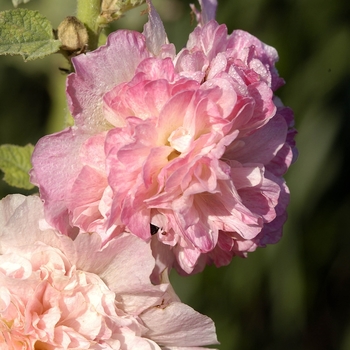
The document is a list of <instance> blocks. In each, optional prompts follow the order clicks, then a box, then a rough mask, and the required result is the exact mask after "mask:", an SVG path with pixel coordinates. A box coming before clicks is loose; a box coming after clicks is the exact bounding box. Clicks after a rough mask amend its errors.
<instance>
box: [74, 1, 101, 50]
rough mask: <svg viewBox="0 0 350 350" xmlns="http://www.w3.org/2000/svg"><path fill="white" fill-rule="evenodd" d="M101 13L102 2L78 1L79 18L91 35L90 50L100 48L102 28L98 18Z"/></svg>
mask: <svg viewBox="0 0 350 350" xmlns="http://www.w3.org/2000/svg"><path fill="white" fill-rule="evenodd" d="M100 12H101V0H77V18H78V19H79V20H80V21H81V22H83V23H84V25H85V26H86V28H87V30H88V33H89V50H90V51H92V50H95V49H96V48H97V46H98V38H99V35H100V28H99V25H98V23H97V18H98V16H99V15H100Z"/></svg>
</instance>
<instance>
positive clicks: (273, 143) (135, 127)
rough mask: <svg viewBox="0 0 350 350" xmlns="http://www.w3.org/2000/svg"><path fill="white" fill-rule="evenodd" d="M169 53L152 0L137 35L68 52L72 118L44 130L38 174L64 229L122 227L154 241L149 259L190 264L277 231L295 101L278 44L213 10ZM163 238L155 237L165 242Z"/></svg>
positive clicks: (48, 208) (291, 152) (111, 230)
mask: <svg viewBox="0 0 350 350" xmlns="http://www.w3.org/2000/svg"><path fill="white" fill-rule="evenodd" d="M202 5H203V12H202V13H197V18H198V19H199V20H200V21H201V24H200V25H198V26H197V27H196V28H195V30H194V31H193V33H191V34H190V37H189V40H188V43H187V46H186V47H185V48H184V49H183V50H181V51H180V52H179V53H178V54H177V55H176V53H175V50H174V47H173V45H171V44H169V43H168V40H167V37H166V34H165V31H164V28H163V25H162V22H161V20H160V18H159V16H158V15H157V13H156V12H155V10H154V8H153V7H152V5H151V4H150V2H149V7H150V13H149V22H148V23H147V24H146V26H145V29H144V32H143V34H140V33H137V32H134V31H125V30H121V31H117V32H115V33H112V34H111V35H110V36H109V38H108V41H107V44H106V46H103V47H100V48H99V49H98V50H96V51H94V52H91V53H88V54H86V55H81V56H78V57H76V58H75V59H74V61H73V63H74V67H75V71H76V72H75V73H73V74H71V75H70V76H69V77H68V83H67V96H68V102H69V106H70V110H71V113H72V115H73V116H74V118H75V126H73V127H72V128H69V129H66V130H64V131H62V132H60V133H56V134H53V135H49V136H47V137H44V138H43V139H41V140H40V141H39V142H38V144H37V146H36V148H35V150H34V154H33V159H32V161H33V170H32V182H33V183H34V184H37V185H38V186H39V188H40V194H41V197H42V199H43V200H44V202H45V212H46V216H47V220H48V221H49V222H50V224H51V225H53V226H55V227H57V228H59V229H60V230H61V231H62V232H64V233H66V234H73V233H72V232H73V230H77V229H78V230H79V231H80V232H92V231H93V232H98V233H99V234H100V236H101V237H102V241H103V243H105V242H108V240H109V239H111V238H112V237H115V236H117V235H118V234H119V233H121V232H123V231H125V230H127V231H130V232H132V233H133V234H135V235H137V236H139V237H141V238H143V239H144V240H150V238H151V232H150V224H151V229H152V230H153V232H152V233H155V237H154V239H152V247H153V253H154V256H155V257H156V259H157V266H158V268H159V269H162V268H164V267H166V266H175V267H176V268H177V269H178V270H179V271H180V272H185V273H194V272H197V271H200V270H201V269H203V267H204V266H205V265H206V264H207V263H213V262H214V263H215V264H216V265H217V266H221V265H226V264H228V263H229V262H230V260H231V259H232V257H233V256H234V255H240V256H245V255H246V253H247V252H250V251H253V250H255V249H256V248H257V247H259V246H265V245H266V244H269V243H275V242H277V241H278V240H279V239H280V237H281V232H282V226H283V223H284V221H285V220H286V206H287V204H288V198H289V191H288V188H287V186H286V185H285V182H284V180H283V178H282V175H283V174H284V173H285V172H286V170H287V169H288V167H289V166H290V164H291V163H292V161H293V159H294V158H295V153H296V151H295V145H294V134H295V131H294V129H293V115H292V112H291V111H290V110H289V109H288V108H286V107H284V106H283V105H282V104H281V102H280V101H279V100H278V99H277V98H276V97H275V96H274V91H275V90H276V89H277V88H278V87H279V86H281V85H282V84H283V80H282V79H281V78H280V77H279V76H278V74H277V71H276V69H275V62H276V61H277V59H278V56H277V52H276V50H275V49H274V48H272V47H270V46H268V45H266V44H263V43H262V42H261V41H259V40H258V39H257V38H255V37H253V36H252V35H250V34H248V33H246V32H243V31H240V30H237V31H234V32H233V33H232V34H230V35H228V34H227V28H226V26H225V25H219V24H218V23H217V22H216V21H215V20H214V19H213V18H212V17H213V16H214V13H215V6H214V5H215V3H214V2H213V0H211V1H209V0H205V1H204V0H203V4H202ZM160 243H161V244H160Z"/></svg>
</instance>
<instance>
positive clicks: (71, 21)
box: [57, 16, 89, 51]
mask: <svg viewBox="0 0 350 350" xmlns="http://www.w3.org/2000/svg"><path fill="white" fill-rule="evenodd" d="M57 36H58V40H60V41H61V43H62V46H61V48H62V49H63V50H66V51H78V50H79V51H80V50H82V49H84V47H85V46H86V45H87V43H88V40H89V36H88V32H87V30H86V28H85V26H84V24H83V23H82V22H80V21H79V20H78V18H76V17H74V16H68V17H66V18H65V19H64V20H63V21H62V22H61V23H60V25H59V26H58V28H57Z"/></svg>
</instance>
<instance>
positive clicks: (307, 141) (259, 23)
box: [0, 0, 350, 350]
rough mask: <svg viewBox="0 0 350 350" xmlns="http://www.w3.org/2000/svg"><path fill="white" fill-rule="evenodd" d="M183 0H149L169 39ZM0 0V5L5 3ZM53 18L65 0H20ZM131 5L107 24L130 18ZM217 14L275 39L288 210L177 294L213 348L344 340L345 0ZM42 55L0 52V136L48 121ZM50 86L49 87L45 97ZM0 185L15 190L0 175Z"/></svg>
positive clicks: (55, 76) (187, 25)
mask: <svg viewBox="0 0 350 350" xmlns="http://www.w3.org/2000/svg"><path fill="white" fill-rule="evenodd" d="M188 3H189V2H188V1H180V0H158V1H156V2H155V4H156V7H157V9H158V11H159V12H160V14H161V16H162V18H163V19H164V21H165V25H166V29H167V32H168V35H169V39H170V41H173V42H175V43H176V44H177V46H178V48H181V47H182V46H183V45H184V44H185V42H186V40H187V37H188V34H189V32H190V31H191V30H192V29H193V25H192V26H191V19H190V16H189V10H188ZM11 6H12V5H11V1H10V0H0V10H5V9H10V8H11ZM23 7H26V8H35V9H39V10H40V11H41V12H42V13H44V14H45V15H46V16H47V17H48V18H49V19H50V20H51V21H52V23H53V25H54V26H55V27H57V25H58V24H59V22H60V20H61V19H63V17H64V16H65V15H72V14H74V1H73V0H59V1H49V2H48V1H43V0H42V1H40V0H32V1H31V2H30V3H29V4H27V5H25V6H23ZM139 13H140V9H137V10H136V11H133V12H132V13H130V14H127V15H126V17H125V18H124V19H123V20H122V21H120V22H119V23H117V24H116V25H115V26H114V27H115V28H117V27H118V26H119V27H123V28H125V27H128V28H131V29H137V30H141V29H142V21H145V20H146V16H143V17H140V15H139ZM217 20H218V22H220V23H226V24H227V26H228V28H229V31H230V32H231V31H232V30H234V29H235V28H240V29H244V30H247V31H249V32H250V33H252V34H254V35H255V36H257V37H259V38H260V39H261V40H262V41H264V42H266V43H268V44H269V45H272V46H274V47H276V48H277V50H278V52H279V55H280V62H279V63H278V64H277V68H278V70H279V72H280V75H281V76H283V77H284V78H285V80H286V82H287V84H286V86H284V87H282V88H281V89H280V90H279V91H278V95H279V96H280V97H281V98H282V100H283V102H284V103H285V105H288V106H290V107H292V108H293V110H294V112H295V119H296V126H297V128H298V130H299V134H298V136H297V144H298V148H299V152H300V156H299V159H298V161H297V163H295V164H294V165H293V166H292V167H291V169H290V171H289V172H288V175H287V182H288V185H289V187H290V190H291V204H290V206H289V220H288V222H287V224H286V226H285V230H284V236H283V238H282V240H281V241H280V243H278V244H277V245H274V246H269V247H268V248H265V249H260V250H258V251H256V252H254V253H252V254H250V255H249V258H248V259H240V258H235V259H234V260H233V261H232V263H231V265H230V266H228V267H224V268H220V269H216V268H214V267H209V268H207V269H206V271H205V272H204V273H202V274H200V275H197V276H192V277H188V278H180V277H178V276H176V275H175V274H173V275H172V280H173V282H174V284H175V289H176V291H177V292H178V293H179V295H180V297H181V298H182V300H183V301H184V302H186V303H188V304H190V305H191V306H193V307H194V308H195V309H196V310H198V311H200V312H202V313H204V314H206V315H209V316H210V317H212V318H213V320H214V321H215V322H216V326H217V333H218V337H219V340H220V342H221V346H220V347H219V348H220V349H221V350H232V349H233V350H236V349H237V350H246V349H247V350H248V349H249V350H250V349H259V350H281V349H283V350H289V349H293V350H297V349H307V350H309V349H310V350H313V349H315V350H320V349H321V350H322V349H327V350H328V349H335V350H348V349H350V317H349V316H350V302H349V299H350V254H349V248H350V229H349V221H348V220H349V219H350V195H349V188H350V185H349V183H347V181H348V180H349V179H350V168H349V164H350V115H349V114H350V48H349V46H350V45H349V44H350V2H348V1H345V0H332V1H329V0H293V1H292V0H226V1H225V0H221V1H220V0H219V8H218V15H217ZM64 66H65V63H64V61H63V60H62V59H61V58H60V57H59V56H58V55H53V56H50V57H48V58H45V59H43V60H39V61H35V62H28V63H23V61H22V59H21V58H20V57H0V143H15V144H19V145H25V144H26V143H28V142H31V143H35V142H36V141H37V140H38V138H39V137H41V136H43V135H44V134H45V133H47V132H52V131H55V130H59V129H60V128H61V126H62V125H63V120H64V117H65V114H66V106H65V101H64V80H65V77H64V75H62V73H60V72H59V70H58V68H57V67H64ZM54 96H59V98H58V99H57V98H54ZM0 191H1V196H4V195H6V194H7V193H14V192H18V190H17V189H14V188H10V187H8V186H6V185H4V184H3V183H2V184H1V188H0Z"/></svg>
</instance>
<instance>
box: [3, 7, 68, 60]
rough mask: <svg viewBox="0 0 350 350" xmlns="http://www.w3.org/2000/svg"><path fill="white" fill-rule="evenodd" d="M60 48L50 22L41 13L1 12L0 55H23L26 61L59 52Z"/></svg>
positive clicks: (22, 10)
mask: <svg viewBox="0 0 350 350" xmlns="http://www.w3.org/2000/svg"><path fill="white" fill-rule="evenodd" d="M60 46H61V42H60V41H59V40H56V39H55V38H54V34H53V30H52V26H51V24H50V22H49V20H48V19H47V18H45V17H44V16H42V15H41V14H40V13H39V12H37V11H32V10H27V9H15V10H9V11H3V12H0V55H7V54H10V55H21V56H22V57H23V59H24V60H25V61H27V60H34V59H36V58H43V57H44V56H47V55H50V54H51V53H54V52H57V51H58V50H59V48H60Z"/></svg>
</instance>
